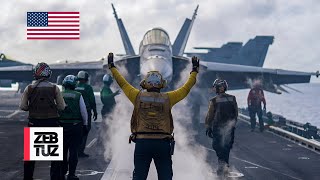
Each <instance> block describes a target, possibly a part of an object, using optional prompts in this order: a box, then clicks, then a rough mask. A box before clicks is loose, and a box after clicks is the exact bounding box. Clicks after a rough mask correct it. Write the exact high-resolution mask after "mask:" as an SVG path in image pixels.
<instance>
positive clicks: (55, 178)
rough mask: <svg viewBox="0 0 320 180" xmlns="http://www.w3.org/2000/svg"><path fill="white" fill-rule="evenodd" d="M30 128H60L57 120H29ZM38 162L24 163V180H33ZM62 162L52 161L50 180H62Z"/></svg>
mask: <svg viewBox="0 0 320 180" xmlns="http://www.w3.org/2000/svg"><path fill="white" fill-rule="evenodd" d="M28 126H29V127H58V126H59V125H58V120H57V119H37V120H35V119H29V123H28ZM35 164H36V162H35V161H24V167H23V168H24V178H23V179H24V180H32V179H33V172H34V167H35ZM61 164H62V162H61V161H51V168H50V179H51V180H61V179H62V177H63V175H62V169H61Z"/></svg>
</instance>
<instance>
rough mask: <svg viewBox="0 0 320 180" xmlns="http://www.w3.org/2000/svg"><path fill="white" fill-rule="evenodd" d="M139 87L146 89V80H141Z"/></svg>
mask: <svg viewBox="0 0 320 180" xmlns="http://www.w3.org/2000/svg"><path fill="white" fill-rule="evenodd" d="M140 87H142V89H146V80H145V79H143V80H142V81H141V82H140Z"/></svg>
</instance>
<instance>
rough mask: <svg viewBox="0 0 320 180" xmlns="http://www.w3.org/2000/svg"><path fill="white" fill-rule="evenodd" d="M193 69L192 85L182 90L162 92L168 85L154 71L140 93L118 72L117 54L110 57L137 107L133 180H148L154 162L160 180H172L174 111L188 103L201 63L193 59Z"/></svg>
mask: <svg viewBox="0 0 320 180" xmlns="http://www.w3.org/2000/svg"><path fill="white" fill-rule="evenodd" d="M192 64H193V69H192V72H191V73H190V76H189V79H188V81H187V82H186V83H185V84H184V85H183V86H182V87H181V88H179V89H177V90H175V91H170V92H167V93H161V92H160V90H161V89H162V88H164V87H165V85H166V81H165V80H164V79H162V75H161V74H160V73H159V72H158V71H150V72H148V74H147V75H146V77H145V78H144V80H142V82H141V84H140V85H141V87H142V88H143V89H146V91H139V90H138V89H136V88H134V87H133V86H131V85H130V84H129V83H128V82H127V81H126V80H125V79H124V78H123V76H122V75H121V74H120V73H119V71H118V70H117V69H116V68H115V66H114V63H113V54H112V53H109V56H108V65H109V68H110V69H111V72H112V74H113V77H114V78H115V80H116V81H117V83H118V84H119V86H120V88H121V89H122V90H123V92H124V93H125V95H126V96H127V97H128V98H129V100H130V101H131V103H132V104H134V110H133V114H132V118H131V132H132V135H131V136H130V141H131V140H132V141H134V142H135V143H136V145H135V151H134V171H133V180H146V179H147V176H148V172H149V166H150V163H151V161H152V159H153V161H154V163H155V166H156V168H157V172H158V179H159V180H171V179H172V176H173V172H172V160H171V155H172V154H173V148H174V140H173V136H172V132H173V119H172V115H171V108H172V107H173V106H174V105H175V104H176V103H177V102H179V101H181V100H182V99H184V98H185V97H186V96H187V95H188V93H189V91H190V89H191V88H192V87H193V85H194V84H195V83H196V77H197V73H198V69H199V59H198V58H196V57H193V58H192Z"/></svg>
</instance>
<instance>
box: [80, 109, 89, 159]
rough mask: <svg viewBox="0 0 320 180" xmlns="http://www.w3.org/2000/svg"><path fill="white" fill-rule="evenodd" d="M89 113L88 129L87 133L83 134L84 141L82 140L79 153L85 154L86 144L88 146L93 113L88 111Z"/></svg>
mask: <svg viewBox="0 0 320 180" xmlns="http://www.w3.org/2000/svg"><path fill="white" fill-rule="evenodd" d="M87 112H88V129H87V133H82V140H81V144H80V148H79V151H78V152H79V153H84V149H85V148H86V144H87V139H88V134H89V132H90V129H91V118H92V113H91V111H87Z"/></svg>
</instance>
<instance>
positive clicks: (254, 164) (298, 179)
mask: <svg viewBox="0 0 320 180" xmlns="http://www.w3.org/2000/svg"><path fill="white" fill-rule="evenodd" d="M202 147H203V148H205V149H207V150H209V151H214V150H213V149H209V148H206V147H204V146H202ZM231 158H233V159H237V160H239V161H242V162H245V163H248V164H251V165H253V166H257V167H259V168H262V169H266V170H269V171H272V172H275V173H278V174H282V175H284V176H287V177H290V178H292V179H297V180H302V179H300V178H297V177H293V176H291V175H289V174H285V173H282V172H279V171H276V170H274V169H271V168H268V167H264V166H261V165H259V164H256V163H253V162H250V161H247V160H244V159H240V158H237V157H235V156H233V157H231Z"/></svg>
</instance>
